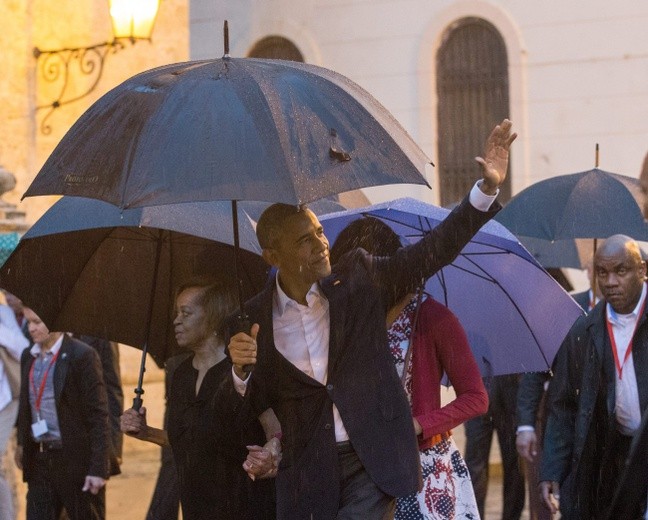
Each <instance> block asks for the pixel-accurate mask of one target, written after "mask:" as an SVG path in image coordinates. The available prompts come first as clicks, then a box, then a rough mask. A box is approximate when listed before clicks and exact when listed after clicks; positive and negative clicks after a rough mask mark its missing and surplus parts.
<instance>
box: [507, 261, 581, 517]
mask: <svg viewBox="0 0 648 520" xmlns="http://www.w3.org/2000/svg"><path fill="white" fill-rule="evenodd" d="M547 272H548V273H549V274H550V275H551V276H552V277H553V278H554V279H555V280H556V281H557V282H558V283H559V284H560V285H561V286H562V288H563V289H565V291H570V290H572V286H571V284H570V283H569V281H568V280H567V278H566V277H565V275H564V274H563V273H562V271H561V270H560V269H552V268H549V269H547ZM588 273H589V275H588V276H589V280H591V279H592V278H591V274H592V267H591V263H590V267H589V270H588ZM572 296H573V298H574V299H575V300H576V301H577V302H578V303H579V305H581V307H582V308H583V310H584V311H585V312H588V310H589V309H588V307H589V305H590V302H591V301H592V300H591V291H583V292H582V293H576V294H573V295H572ZM549 378H550V373H549V372H527V373H524V374H522V376H521V378H520V385H519V387H518V393H517V424H518V427H517V430H516V432H515V447H516V448H517V452H518V455H519V456H520V457H521V458H522V463H523V465H524V471H525V476H526V480H527V484H528V491H529V518H530V520H551V513H550V511H549V510H548V509H547V508H546V507H544V504H543V503H542V501H541V500H540V497H539V495H538V475H539V470H540V466H539V463H540V459H541V458H542V439H543V433H544V429H545V423H546V388H547V386H548V385H549Z"/></svg>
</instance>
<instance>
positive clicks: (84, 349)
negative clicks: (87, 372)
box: [61, 333, 99, 356]
mask: <svg viewBox="0 0 648 520" xmlns="http://www.w3.org/2000/svg"><path fill="white" fill-rule="evenodd" d="M61 349H62V350H66V351H67V352H69V353H71V354H73V355H83V354H87V353H92V354H95V355H97V356H98V355H99V354H97V351H96V350H95V349H93V348H92V347H91V346H90V345H88V344H87V343H84V342H83V341H80V340H78V339H76V338H72V337H70V336H69V335H68V334H65V333H64V334H63V343H62V344H61Z"/></svg>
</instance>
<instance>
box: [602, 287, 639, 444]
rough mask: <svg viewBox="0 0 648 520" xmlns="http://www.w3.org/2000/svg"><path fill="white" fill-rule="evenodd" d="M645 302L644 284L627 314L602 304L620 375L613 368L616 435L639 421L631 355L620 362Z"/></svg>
mask: <svg viewBox="0 0 648 520" xmlns="http://www.w3.org/2000/svg"><path fill="white" fill-rule="evenodd" d="M645 300H646V284H645V283H644V285H643V289H642V290H641V297H640V298H639V302H638V303H637V306H636V307H635V308H634V310H633V311H632V312H631V313H630V314H617V313H616V312H614V309H612V307H611V306H610V304H609V303H608V304H607V305H606V311H607V320H608V322H609V323H610V325H612V333H613V334H614V341H615V343H616V348H617V356H618V359H619V364H620V365H621V367H622V375H621V377H619V371H618V370H617V368H616V365H615V368H614V374H615V378H616V385H615V415H616V420H617V427H618V429H619V432H621V433H622V434H623V435H632V434H633V433H634V432H635V431H636V430H637V428H639V423H640V422H641V408H640V405H639V389H638V387H637V376H636V374H635V369H634V362H633V360H632V354H630V355H629V356H628V359H627V360H626V361H625V363H624V362H623V360H624V358H625V355H626V352H627V350H628V347H629V346H630V342H631V341H632V336H633V334H634V332H635V330H636V327H637V320H639V318H640V316H639V311H640V310H641V307H642V306H643V303H644V301H645Z"/></svg>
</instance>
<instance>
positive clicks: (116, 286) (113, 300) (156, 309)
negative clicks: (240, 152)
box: [0, 197, 267, 404]
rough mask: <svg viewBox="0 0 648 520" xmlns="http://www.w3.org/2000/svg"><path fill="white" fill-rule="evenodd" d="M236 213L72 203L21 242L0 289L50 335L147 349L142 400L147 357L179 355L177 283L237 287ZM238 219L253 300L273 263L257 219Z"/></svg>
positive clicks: (211, 206) (243, 271) (243, 272)
mask: <svg viewBox="0 0 648 520" xmlns="http://www.w3.org/2000/svg"><path fill="white" fill-rule="evenodd" d="M230 211H231V208H230V204H229V203H228V202H204V203H187V204H174V205H164V206H157V207H148V208H137V209H130V210H124V211H121V210H119V209H118V208H117V207H116V206H113V205H112V204H108V203H106V202H102V201H98V200H94V199H85V198H81V197H63V198H62V199H61V200H60V201H59V202H57V203H56V204H55V205H54V206H53V207H52V208H51V209H50V210H49V211H47V212H46V213H45V214H44V215H43V216H42V217H41V218H40V219H39V220H38V221H37V222H36V224H34V226H33V227H32V228H31V229H30V230H29V231H28V232H27V233H26V234H25V236H24V237H23V238H22V240H21V241H20V243H19V245H18V247H17V248H16V250H15V251H14V252H13V253H12V255H11V256H10V257H9V259H8V260H7V262H6V263H5V264H4V266H3V267H2V269H1V270H0V285H1V286H2V287H3V288H5V289H7V290H8V291H10V292H11V293H14V294H16V295H17V296H18V297H20V298H21V299H22V300H23V301H24V302H25V304H26V305H28V306H29V307H32V308H33V309H34V310H35V311H36V312H37V314H38V315H39V316H40V317H41V318H42V319H43V321H44V322H45V323H46V324H47V326H48V327H49V328H50V330H62V331H73V332H76V333H83V334H90V335H93V336H97V337H102V338H106V339H110V340H113V341H118V342H120V343H124V344H127V345H131V346H134V347H138V348H141V349H142V350H143V354H142V370H141V372H140V381H139V386H138V389H137V390H136V393H138V394H141V393H142V390H141V384H142V375H143V371H144V362H145V358H146V353H147V352H148V353H150V354H151V355H152V356H153V358H154V359H155V361H156V362H157V363H158V365H160V366H162V364H163V363H164V361H165V360H166V359H167V358H168V357H169V356H171V355H173V354H175V353H177V352H178V350H177V344H176V342H175V336H174V331H173V325H172V323H171V320H172V310H173V307H174V291H175V289H176V288H177V287H178V285H180V284H181V283H183V282H186V281H187V280H188V279H189V278H191V277H192V276H197V275H208V276H210V277H212V278H215V279H220V280H224V281H229V282H232V281H233V280H234V279H235V275H234V272H233V262H232V258H233V254H234V249H233V247H232V245H231V244H232V243H233V242H232V234H231V229H232V218H231V213H230ZM238 213H239V217H240V218H239V226H240V242H241V247H242V248H243V249H244V250H242V251H240V280H241V282H242V283H241V288H242V291H243V295H244V296H245V297H247V296H251V295H252V294H255V293H256V292H258V291H259V290H260V288H261V287H262V286H263V284H264V283H265V281H266V277H267V274H266V273H267V265H266V264H265V262H264V261H263V259H262V258H261V257H260V256H259V255H258V254H256V253H258V252H259V251H260V250H259V246H258V244H257V241H256V237H255V234H254V228H253V225H254V223H253V221H252V219H250V218H249V217H248V215H247V214H246V213H245V212H244V211H243V210H242V209H240V208H239V211H238ZM138 399H139V396H138V398H137V399H136V401H137V400H138ZM140 404H141V400H140Z"/></svg>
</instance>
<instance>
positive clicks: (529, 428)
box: [515, 424, 535, 435]
mask: <svg viewBox="0 0 648 520" xmlns="http://www.w3.org/2000/svg"><path fill="white" fill-rule="evenodd" d="M522 432H535V428H534V427H533V426H529V425H528V424H523V425H522V426H518V427H517V430H515V435H517V434H518V433H522Z"/></svg>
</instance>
